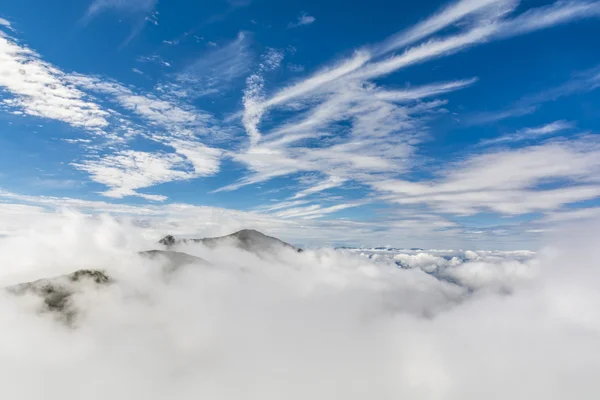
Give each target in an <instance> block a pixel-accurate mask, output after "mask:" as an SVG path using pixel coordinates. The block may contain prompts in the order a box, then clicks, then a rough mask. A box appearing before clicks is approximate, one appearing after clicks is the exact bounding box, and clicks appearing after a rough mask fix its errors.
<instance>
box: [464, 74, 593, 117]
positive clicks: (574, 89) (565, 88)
mask: <svg viewBox="0 0 600 400" xmlns="http://www.w3.org/2000/svg"><path fill="white" fill-rule="evenodd" d="M598 88H600V66H595V67H593V68H590V69H588V70H585V71H580V72H577V73H575V74H574V75H573V76H572V77H571V78H570V79H568V80H567V81H566V82H564V83H562V84H560V85H558V86H555V87H551V88H550V89H546V90H543V91H541V92H539V93H534V94H530V95H526V96H524V97H522V98H521V99H519V100H518V101H517V102H515V103H514V104H512V105H511V106H510V107H509V108H507V109H504V110H498V111H489V112H480V113H475V114H473V115H470V116H467V118H466V121H465V122H466V124H467V125H483V124H488V123H492V122H496V121H501V120H504V119H508V118H514V117H521V116H523V115H528V114H532V113H534V112H535V111H537V110H538V109H539V108H540V107H541V106H542V105H543V104H544V103H547V102H551V101H556V100H558V99H560V98H562V97H566V96H571V95H574V94H578V93H587V92H591V91H593V90H596V89H598Z"/></svg>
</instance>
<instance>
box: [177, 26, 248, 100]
mask: <svg viewBox="0 0 600 400" xmlns="http://www.w3.org/2000/svg"><path fill="white" fill-rule="evenodd" d="M252 59H253V56H252V51H251V50H250V37H249V36H248V33H246V32H240V33H239V34H238V35H237V37H236V38H235V39H234V40H232V41H230V42H229V43H226V44H225V45H223V46H221V47H216V48H215V49H213V50H209V51H207V52H205V53H204V54H203V55H201V56H200V57H198V58H197V59H196V60H194V61H193V62H191V63H190V64H189V65H188V66H186V67H185V68H183V69H182V70H181V71H179V72H178V73H177V74H176V75H175V83H176V85H177V88H178V89H179V91H180V93H184V94H185V95H187V96H189V97H200V96H203V95H206V94H212V93H219V92H222V91H225V90H227V89H228V88H230V85H231V84H232V83H233V82H235V81H236V80H238V79H241V78H243V77H244V75H246V74H247V73H249V71H250V69H251V66H252ZM167 89H168V88H167Z"/></svg>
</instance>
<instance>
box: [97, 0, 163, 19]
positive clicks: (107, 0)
mask: <svg viewBox="0 0 600 400" xmlns="http://www.w3.org/2000/svg"><path fill="white" fill-rule="evenodd" d="M157 3H158V0H93V1H92V3H91V4H90V6H89V7H88V9H87V11H86V15H85V19H90V18H92V17H94V16H96V15H97V14H98V13H100V12H102V11H106V10H115V11H121V12H126V13H132V14H148V13H151V12H152V11H153V10H154V8H155V7H156V4H157Z"/></svg>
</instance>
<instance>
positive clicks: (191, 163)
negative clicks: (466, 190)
mask: <svg viewBox="0 0 600 400" xmlns="http://www.w3.org/2000/svg"><path fill="white" fill-rule="evenodd" d="M0 61H1V62H0V64H1V65H0V74H1V76H0V87H2V88H3V89H4V96H3V98H2V100H1V103H0V104H1V106H2V107H4V108H5V109H7V110H9V111H11V112H13V113H16V114H25V115H31V116H36V117H41V118H48V119H53V120H56V121H61V122H64V123H66V124H69V125H70V126H72V127H74V128H79V129H83V130H84V132H87V133H89V137H87V138H77V139H72V138H68V139H67V140H65V142H67V143H71V144H73V145H77V146H80V147H81V148H82V150H84V153H83V154H82V156H81V160H77V161H73V162H71V163H70V165H71V166H73V167H74V168H76V169H79V170H81V171H85V172H87V173H88V174H89V176H90V179H91V180H92V181H95V182H98V183H100V184H103V185H105V186H107V187H108V188H109V190H108V191H107V192H104V194H105V195H107V196H109V197H124V196H142V197H144V198H146V199H148V200H163V199H164V198H165V196H157V195H145V194H140V193H138V192H137V191H136V190H137V189H143V188H147V187H151V186H154V185H156V184H160V183H164V182H169V181H173V180H187V179H193V178H197V177H201V176H208V175H212V174H215V173H216V172H218V171H219V164H220V157H221V154H222V150H220V149H217V148H213V147H210V146H209V145H208V144H207V143H206V141H209V140H211V139H213V137H214V136H218V135H222V134H223V133H222V132H223V131H226V129H219V128H220V125H219V123H218V122H217V121H216V120H215V119H214V118H213V116H212V115H211V114H209V113H207V112H204V111H202V110H199V109H197V108H195V107H194V106H193V105H190V104H188V103H186V102H184V101H181V100H179V99H178V98H173V97H169V98H161V97H160V93H158V94H155V93H148V92H143V91H140V90H138V89H136V88H134V87H132V86H125V85H123V84H121V83H119V82H117V81H114V80H110V79H105V78H102V77H92V76H88V75H84V74H78V73H66V72H64V71H61V70H60V69H58V68H56V67H55V66H53V65H52V64H50V63H48V62H45V61H44V60H42V58H41V56H40V55H39V54H37V53H36V52H34V51H33V50H31V49H29V48H28V47H26V46H24V45H21V44H20V43H19V42H18V41H17V40H16V39H14V38H11V37H10V36H8V35H2V36H0ZM201 137H202V139H201ZM134 138H144V139H147V140H149V141H151V142H153V143H155V145H156V147H158V148H160V150H157V151H156V152H148V151H139V150H135V149H134V148H130V147H129V146H130V144H129V143H130V141H131V140H132V139H134ZM169 149H170V150H171V152H169V151H168V150H169Z"/></svg>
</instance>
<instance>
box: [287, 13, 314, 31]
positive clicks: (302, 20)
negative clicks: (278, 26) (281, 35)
mask: <svg viewBox="0 0 600 400" xmlns="http://www.w3.org/2000/svg"><path fill="white" fill-rule="evenodd" d="M316 20H317V19H316V18H315V17H313V16H312V15H308V14H306V13H302V14H300V16H299V17H298V20H297V21H296V22H290V23H289V24H288V29H289V28H297V27H299V26H304V25H310V24H313V23H314V22H315V21H316Z"/></svg>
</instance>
